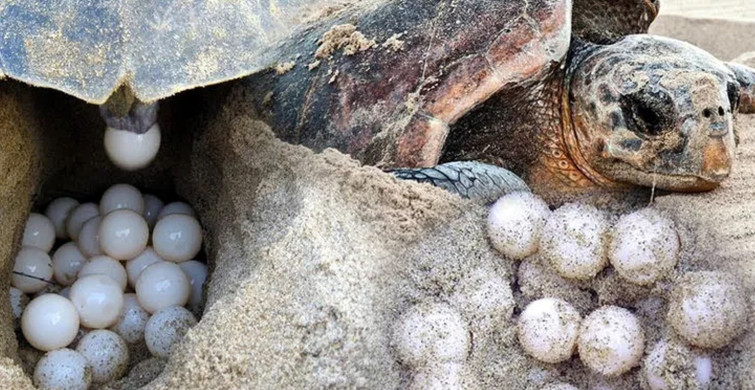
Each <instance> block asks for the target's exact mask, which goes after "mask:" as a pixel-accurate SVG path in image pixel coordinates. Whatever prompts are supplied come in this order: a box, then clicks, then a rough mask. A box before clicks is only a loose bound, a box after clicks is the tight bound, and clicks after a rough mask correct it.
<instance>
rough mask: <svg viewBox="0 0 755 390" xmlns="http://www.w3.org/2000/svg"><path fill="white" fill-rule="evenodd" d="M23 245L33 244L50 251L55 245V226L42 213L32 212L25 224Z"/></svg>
mask: <svg viewBox="0 0 755 390" xmlns="http://www.w3.org/2000/svg"><path fill="white" fill-rule="evenodd" d="M21 245H23V246H33V247H36V248H39V249H42V250H43V251H45V252H49V251H50V250H51V249H52V246H53V245H55V226H54V225H53V224H52V221H50V219H49V218H47V217H45V216H44V215H42V214H37V213H31V214H29V218H27V219H26V225H25V226H24V238H23V240H22V241H21Z"/></svg>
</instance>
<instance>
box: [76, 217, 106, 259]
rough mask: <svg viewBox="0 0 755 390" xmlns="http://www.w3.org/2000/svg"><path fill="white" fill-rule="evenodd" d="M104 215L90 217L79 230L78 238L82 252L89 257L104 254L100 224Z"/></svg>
mask: <svg viewBox="0 0 755 390" xmlns="http://www.w3.org/2000/svg"><path fill="white" fill-rule="evenodd" d="M101 223H102V217H100V216H96V217H93V218H90V219H89V220H88V221H86V222H85V223H84V226H82V227H81V231H79V239H78V240H76V242H77V244H78V245H79V249H80V250H81V253H83V254H84V255H85V256H87V257H92V256H98V255H101V254H102V248H101V247H100V224H101Z"/></svg>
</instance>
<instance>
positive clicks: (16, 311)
mask: <svg viewBox="0 0 755 390" xmlns="http://www.w3.org/2000/svg"><path fill="white" fill-rule="evenodd" d="M28 304H29V296H28V295H26V294H24V292H23V291H21V290H19V289H17V288H15V287H11V288H10V310H11V312H12V313H13V327H14V328H18V327H19V326H21V323H20V321H21V315H22V314H23V313H24V309H26V305H28Z"/></svg>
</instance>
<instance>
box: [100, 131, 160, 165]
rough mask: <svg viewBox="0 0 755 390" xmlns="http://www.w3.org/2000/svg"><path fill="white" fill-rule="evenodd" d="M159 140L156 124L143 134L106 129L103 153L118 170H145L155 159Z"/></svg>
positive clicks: (158, 148)
mask: <svg viewBox="0 0 755 390" xmlns="http://www.w3.org/2000/svg"><path fill="white" fill-rule="evenodd" d="M161 138H162V136H161V134H160V126H158V125H157V124H154V125H152V127H150V128H149V129H148V130H147V131H146V132H145V133H143V134H136V133H134V132H131V131H128V130H118V129H114V128H112V127H108V128H106V129H105V152H106V153H107V155H108V157H109V158H110V161H112V162H113V164H115V165H116V166H117V167H118V168H121V169H123V170H125V171H135V170H137V169H142V168H145V167H146V166H148V165H149V164H150V163H151V162H152V160H154V159H155V156H157V152H158V151H159V150H160V140H161Z"/></svg>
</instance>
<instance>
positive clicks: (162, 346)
mask: <svg viewBox="0 0 755 390" xmlns="http://www.w3.org/2000/svg"><path fill="white" fill-rule="evenodd" d="M196 324H197V319H196V318H194V315H193V314H191V312H190V311H188V310H186V309H185V308H183V307H180V306H169V307H165V308H162V309H161V310H159V311H158V312H156V313H155V314H153V315H152V317H150V319H149V321H147V325H146V326H145V328H144V340H145V341H146V343H147V349H149V351H150V352H151V353H152V355H154V356H157V357H159V358H167V357H169V356H170V354H171V352H172V351H173V348H175V346H176V345H177V344H178V343H179V342H180V341H181V340H182V339H183V337H184V336H185V335H186V332H188V331H189V329H191V328H192V327H194V325H196Z"/></svg>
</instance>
